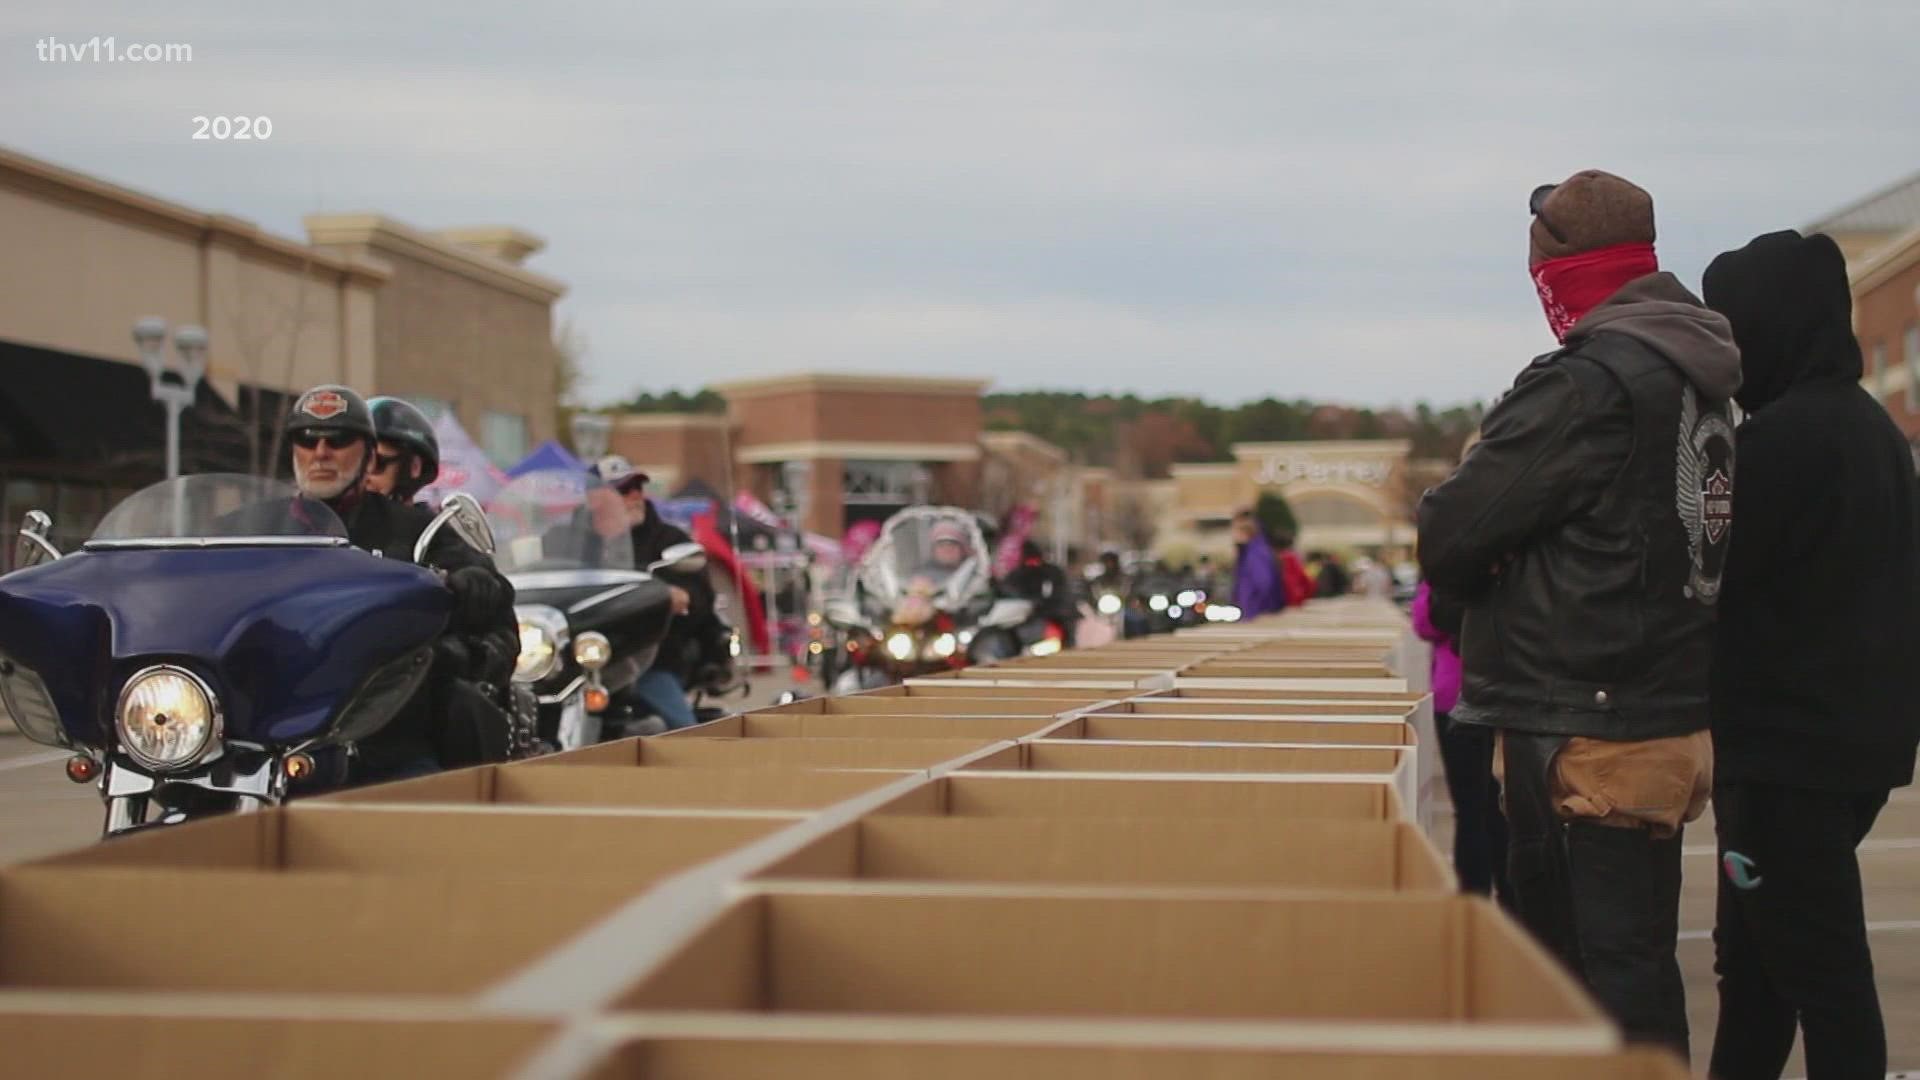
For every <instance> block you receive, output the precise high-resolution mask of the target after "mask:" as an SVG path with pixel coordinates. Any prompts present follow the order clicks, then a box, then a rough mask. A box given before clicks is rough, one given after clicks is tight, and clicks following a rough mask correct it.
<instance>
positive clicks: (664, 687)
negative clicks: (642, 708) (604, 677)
mask: <svg viewBox="0 0 1920 1080" xmlns="http://www.w3.org/2000/svg"><path fill="white" fill-rule="evenodd" d="M633 695H634V696H635V697H637V698H639V699H640V700H641V701H642V702H643V703H645V705H646V707H647V711H648V712H651V713H652V714H653V715H655V716H657V717H659V718H660V719H662V720H664V721H666V724H667V729H668V730H670V731H674V730H678V729H680V728H690V727H692V726H694V725H695V724H698V723H699V722H700V721H699V719H698V718H697V717H695V716H694V715H693V706H691V705H689V704H687V691H686V688H685V687H683V686H681V685H680V680H679V679H677V678H675V677H674V675H673V672H671V671H667V670H664V669H662V668H654V669H653V670H652V671H649V672H647V673H646V674H645V675H642V676H640V678H639V680H638V681H636V682H635V683H634V684H633Z"/></svg>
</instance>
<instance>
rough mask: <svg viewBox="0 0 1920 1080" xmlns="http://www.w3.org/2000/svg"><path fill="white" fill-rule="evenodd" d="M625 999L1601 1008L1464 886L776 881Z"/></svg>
mask: <svg viewBox="0 0 1920 1080" xmlns="http://www.w3.org/2000/svg"><path fill="white" fill-rule="evenodd" d="M620 1004H621V1007H623V1008H627V1009H661V1010H717V1011H730V1012H766V1013H775V1014H817V1013H825V1014H854V1015H876V1014H885V1015H902V1014H904V1015H923V1016H1028V1017H1109V1018H1121V1017H1130V1018H1141V1019H1163V1020H1184V1019H1217V1020H1225V1019H1236V1020H1267V1021H1270V1020H1313V1021H1323V1022H1350V1023H1355V1024H1360V1025H1365V1026H1369V1027H1382V1026H1396V1027H1397V1026H1402V1025H1432V1026H1434V1027H1436V1028H1452V1027H1454V1026H1456V1025H1459V1024H1462V1023H1466V1024H1506V1025H1525V1026H1534V1025H1537V1026H1539V1027H1541V1028H1543V1029H1557V1030H1564V1031H1569V1032H1573V1033H1593V1032H1602V1033H1604V1032H1608V1031H1610V1030H1611V1025H1610V1023H1609V1022H1608V1021H1607V1020H1606V1019H1605V1018H1604V1017H1602V1015H1601V1014H1600V1012H1599V1010H1598V1008H1597V1007H1596V1006H1595V1005H1594V1004H1593V1003H1592V1002H1591V1001H1590V1000H1589V999H1588V998H1587V997H1586V995H1585V994H1584V993H1582V992H1581V991H1580V990H1579V989H1578V988H1577V987H1576V986H1575V985H1574V984H1573V982H1572V981H1571V979H1570V978H1569V977H1568V976H1567V975H1566V974H1564V973H1563V972H1562V971H1561V970H1560V969H1559V968H1558V967H1557V966H1556V965H1555V962H1554V961H1553V960H1552V959H1551V958H1549V957H1548V956H1547V954H1546V953H1545V952H1543V951H1542V950H1541V949H1540V948H1539V946H1537V945H1535V944H1534V943H1533V942H1532V941H1531V940H1530V939H1529V938H1527V936H1526V934H1525V932H1524V931H1522V930H1521V929H1520V928H1519V927H1518V926H1516V925H1515V924H1514V923H1513V922H1511V921H1510V920H1508V919H1507V918H1506V917H1505V916H1503V915H1502V914H1500V912H1499V911H1498V910H1496V909H1495V908H1494V907H1493V906H1492V905H1491V904H1490V903H1488V902H1487V901H1485V900H1483V899H1481V898H1478V897H1458V896H1423V895H1417V894H1388V893H1349V894H1335V895H1323V896H1314V895H1309V894H1304V893H1302V894H1283V893H1271V894H1266V895H1264V896H1235V895H1230V894H1219V893H1213V894H1204V893H1194V894H1191V895H1153V896H1142V895H1129V894H1127V893H1125V892H1119V891H1115V892H1107V893H1097V894H1096V893H1090V892H1086V891H1078V892H1073V893H1059V892H1050V891H1047V890H1044V889H1023V888H1020V887H1015V886H1008V887H1006V891H1005V892H1003V893H1000V894H997V895H985V894H978V893H974V894H959V895H954V894H947V895H942V894H940V893H937V892H917V891H915V890H914V889H912V888H910V887H907V886H901V887H900V888H899V889H897V890H879V889H877V888H875V887H869V888H867V889H863V890H861V891H859V892H836V891H835V889H834V887H833V886H821V887H818V888H816V889H810V890H804V891H803V890H800V889H798V888H796V887H793V886H788V885H782V886H780V887H778V888H777V889H775V888H772V887H769V888H767V889H766V890H765V891H761V892H758V893H749V894H748V895H745V896H743V897H742V898H741V899H740V900H738V901H737V902H736V903H734V904H733V905H731V906H730V907H729V908H727V909H726V910H725V911H723V912H721V913H719V914H718V915H717V916H716V917H715V919H714V920H713V921H712V922H711V923H710V924H709V925H708V926H707V927H706V928H705V929H704V930H703V931H702V932H701V933H700V934H699V935H698V936H697V937H695V938H694V939H693V940H692V941H690V942H688V943H687V944H686V945H684V946H683V947H682V948H680V949H679V950H678V951H676V952H674V953H672V954H671V955H669V956H668V957H666V958H665V959H664V960H663V961H662V962H661V963H659V964H658V965H657V966H655V967H654V968H653V970H652V971H651V972H649V973H648V974H647V975H646V976H645V977H643V978H642V979H641V980H640V981H639V982H638V983H636V984H635V985H634V987H633V989H632V990H631V991H629V992H628V993H627V994H626V995H625V997H624V998H623V999H622V1001H621V1002H620Z"/></svg>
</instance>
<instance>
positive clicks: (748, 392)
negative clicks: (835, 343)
mask: <svg viewBox="0 0 1920 1080" xmlns="http://www.w3.org/2000/svg"><path fill="white" fill-rule="evenodd" d="M992 384H993V383H992V380H991V379H932V378H918V377H915V376H912V375H854V374H834V373H831V372H824V371H801V372H794V373H792V374H789V375H771V376H768V377H766V378H759V379H736V380H734V381H732V382H724V383H717V384H715V385H713V386H711V387H709V389H711V390H713V391H714V392H715V393H717V394H719V395H720V396H721V397H724V398H726V399H728V400H729V401H732V400H736V399H741V398H755V397H768V396H770V395H773V394H784V393H792V392H794V391H797V390H845V391H854V392H862V391H864V392H867V393H888V392H891V393H905V394H952V395H957V396H962V397H976V398H977V397H979V396H980V395H981V394H983V393H985V392H986V389H987V387H989V386H991V385H992Z"/></svg>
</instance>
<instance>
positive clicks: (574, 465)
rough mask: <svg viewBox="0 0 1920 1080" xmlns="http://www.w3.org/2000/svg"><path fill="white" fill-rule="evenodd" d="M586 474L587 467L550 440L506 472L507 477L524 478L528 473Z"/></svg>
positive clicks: (565, 449) (564, 448)
mask: <svg viewBox="0 0 1920 1080" xmlns="http://www.w3.org/2000/svg"><path fill="white" fill-rule="evenodd" d="M569 471H571V472H582V473H583V472H586V471H587V465H586V463H585V462H583V461H581V460H580V459H579V458H577V457H574V456H573V454H572V453H571V452H570V451H568V450H567V448H566V447H564V446H561V445H560V444H559V443H557V442H555V441H554V440H552V439H548V440H547V441H546V442H543V443H541V444H540V445H539V446H537V447H535V448H534V450H533V453H531V454H528V455H527V456H526V457H525V458H523V459H521V461H520V464H518V465H515V466H514V467H513V468H511V469H508V470H507V475H508V476H525V475H526V474H528V473H530V472H569Z"/></svg>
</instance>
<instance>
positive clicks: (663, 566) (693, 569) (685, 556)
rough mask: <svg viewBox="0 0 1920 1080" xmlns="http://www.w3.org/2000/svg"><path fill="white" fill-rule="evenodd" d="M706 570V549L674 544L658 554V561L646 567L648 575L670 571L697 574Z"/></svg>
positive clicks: (697, 546)
mask: <svg viewBox="0 0 1920 1080" xmlns="http://www.w3.org/2000/svg"><path fill="white" fill-rule="evenodd" d="M706 568H707V549H706V548H703V547H701V546H700V545H699V544H675V545H673V546H672V547H670V548H668V549H667V550H665V551H663V552H661V553H660V559H659V561H658V562H655V563H653V564H651V565H649V566H648V567H647V572H648V573H653V574H657V573H659V572H660V571H662V570H670V571H672V572H673V573H676V574H697V573H699V572H700V571H702V570H705V569H706Z"/></svg>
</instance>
